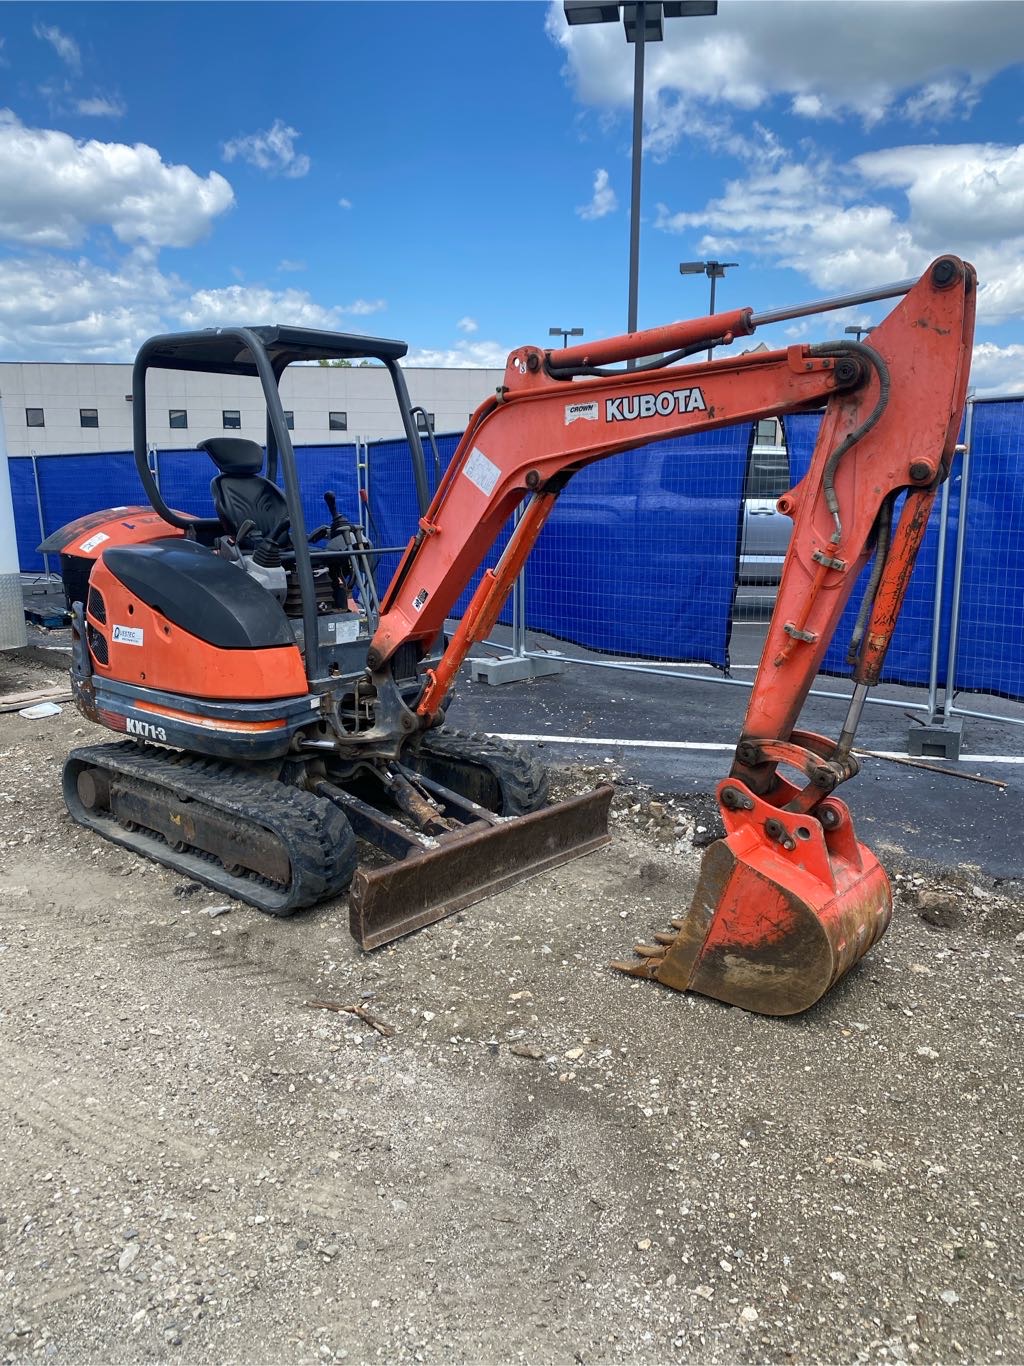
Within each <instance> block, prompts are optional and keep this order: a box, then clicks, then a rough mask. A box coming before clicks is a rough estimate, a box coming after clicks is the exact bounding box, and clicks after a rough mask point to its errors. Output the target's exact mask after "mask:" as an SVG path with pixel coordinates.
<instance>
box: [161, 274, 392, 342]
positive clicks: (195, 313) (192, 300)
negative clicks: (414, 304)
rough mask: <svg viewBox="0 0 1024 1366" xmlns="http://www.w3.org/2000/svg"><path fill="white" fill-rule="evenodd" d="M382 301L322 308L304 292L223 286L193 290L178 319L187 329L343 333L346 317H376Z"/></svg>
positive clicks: (261, 287) (262, 286)
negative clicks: (247, 326) (280, 326)
mask: <svg viewBox="0 0 1024 1366" xmlns="http://www.w3.org/2000/svg"><path fill="white" fill-rule="evenodd" d="M386 307H387V304H386V302H385V301H384V300H383V299H373V300H366V299H356V300H355V301H354V302H353V303H350V304H336V305H332V306H329V307H328V306H325V305H323V304H320V303H317V301H316V300H315V299H314V298H313V297H312V295H311V294H310V293H309V292H308V291H307V290H304V289H283V290H275V289H268V288H267V287H266V286H265V285H226V286H225V287H224V288H222V289H200V290H196V292H195V293H194V294H192V295H191V296H190V297H189V298H188V299H186V300H184V301H183V302H182V303H181V304H180V306H179V309H178V312H177V315H176V316H177V317H178V319H179V320H180V321H181V322H182V323H183V324H184V326H186V327H221V326H224V325H226V324H229V323H259V324H264V323H291V324H293V325H294V326H298V327H320V328H324V329H326V330H327V331H332V330H343V329H344V327H345V319H346V318H347V317H363V316H366V315H367V314H370V313H377V312H379V311H380V310H381V309H382V308H386Z"/></svg>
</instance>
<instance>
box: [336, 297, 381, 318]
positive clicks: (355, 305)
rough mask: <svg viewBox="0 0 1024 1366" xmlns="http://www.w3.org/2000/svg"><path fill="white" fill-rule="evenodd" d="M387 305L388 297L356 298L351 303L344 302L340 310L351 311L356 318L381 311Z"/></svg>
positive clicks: (343, 311)
mask: <svg viewBox="0 0 1024 1366" xmlns="http://www.w3.org/2000/svg"><path fill="white" fill-rule="evenodd" d="M387 306H388V301H387V299H354V300H353V301H352V303H350V304H342V305H341V306H340V310H339V311H340V312H342V313H351V314H352V315H353V316H354V317H356V318H366V317H369V315H370V314H371V313H380V312H381V311H382V310H383V309H385V308H387Z"/></svg>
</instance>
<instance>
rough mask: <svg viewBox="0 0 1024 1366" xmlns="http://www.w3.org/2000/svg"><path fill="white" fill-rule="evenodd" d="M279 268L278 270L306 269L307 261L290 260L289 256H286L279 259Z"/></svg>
mask: <svg viewBox="0 0 1024 1366" xmlns="http://www.w3.org/2000/svg"><path fill="white" fill-rule="evenodd" d="M277 268H278V270H285V271H294V270H305V269H306V263H305V261H290V260H289V259H288V257H287V256H286V257H285V258H284V260H282V261H278V263H277Z"/></svg>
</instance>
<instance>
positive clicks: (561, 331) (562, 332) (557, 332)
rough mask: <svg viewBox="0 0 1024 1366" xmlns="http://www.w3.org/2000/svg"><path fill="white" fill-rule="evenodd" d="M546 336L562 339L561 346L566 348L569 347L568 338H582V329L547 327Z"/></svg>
mask: <svg viewBox="0 0 1024 1366" xmlns="http://www.w3.org/2000/svg"><path fill="white" fill-rule="evenodd" d="M548 336H549V337H561V338H562V346H563V347H566V346H568V345H569V338H570V337H582V336H583V328H582V327H549V328H548Z"/></svg>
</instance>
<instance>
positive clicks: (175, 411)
mask: <svg viewBox="0 0 1024 1366" xmlns="http://www.w3.org/2000/svg"><path fill="white" fill-rule="evenodd" d="M167 425H168V427H177V428H181V427H187V426H188V409H187V408H171V409H170V410H169V411H168V413H167Z"/></svg>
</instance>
